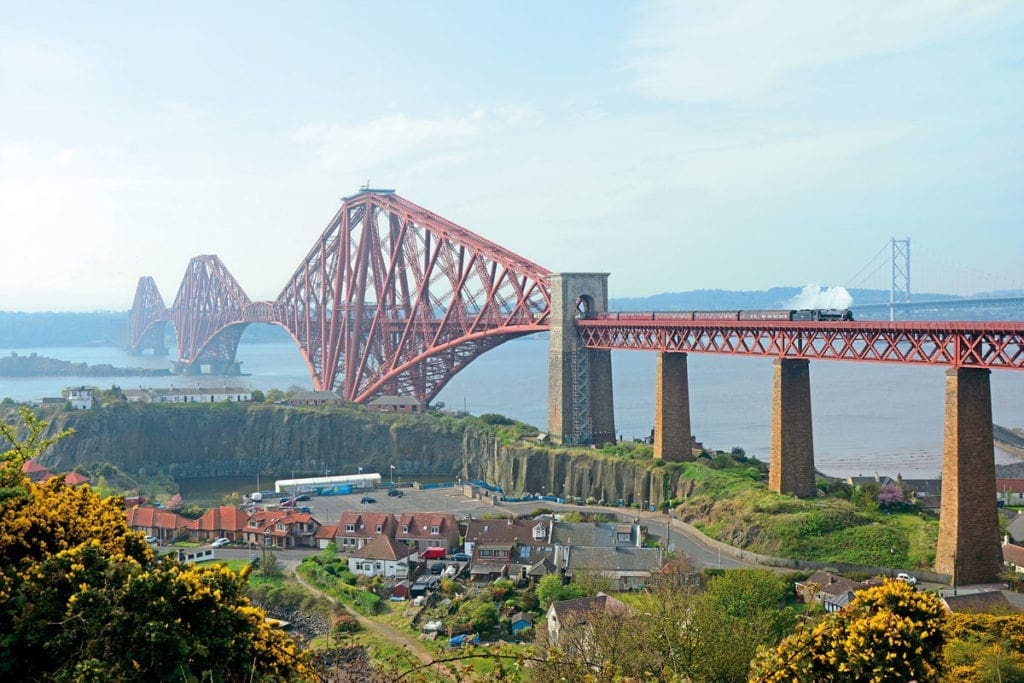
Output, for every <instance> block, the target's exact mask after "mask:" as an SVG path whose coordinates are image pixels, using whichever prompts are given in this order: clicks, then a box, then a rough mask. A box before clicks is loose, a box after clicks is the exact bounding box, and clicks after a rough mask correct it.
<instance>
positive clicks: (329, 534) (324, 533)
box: [316, 524, 338, 540]
mask: <svg viewBox="0 0 1024 683" xmlns="http://www.w3.org/2000/svg"><path fill="white" fill-rule="evenodd" d="M337 533H338V525H337V524H324V525H323V526H322V527H320V528H319V529H317V530H316V537H317V539H321V538H322V539H325V540H330V539H332V538H334V536H335V535H336V534H337Z"/></svg>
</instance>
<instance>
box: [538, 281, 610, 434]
mask: <svg viewBox="0 0 1024 683" xmlns="http://www.w3.org/2000/svg"><path fill="white" fill-rule="evenodd" d="M607 310H608V273H552V274H551V315H550V318H549V320H550V326H551V332H550V334H551V340H550V346H549V348H548V433H549V435H550V436H551V438H552V440H554V441H556V442H559V443H564V444H566V445H590V444H596V445H598V446H601V445H603V444H605V443H615V441H616V438H615V406H614V402H613V398H612V356H611V351H607V350H601V349H588V348H586V347H584V346H583V342H582V341H581V340H580V336H579V332H577V330H576V319H577V318H579V317H583V316H586V315H587V314H589V313H604V312H606V311H607Z"/></svg>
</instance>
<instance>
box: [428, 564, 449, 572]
mask: <svg viewBox="0 0 1024 683" xmlns="http://www.w3.org/2000/svg"><path fill="white" fill-rule="evenodd" d="M446 566H447V565H446V564H445V563H444V562H435V563H434V564H432V565H430V573H431V574H440V573H441V572H443V571H444V568H445V567H446Z"/></svg>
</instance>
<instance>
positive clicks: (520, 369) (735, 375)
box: [0, 335, 1024, 477]
mask: <svg viewBox="0 0 1024 683" xmlns="http://www.w3.org/2000/svg"><path fill="white" fill-rule="evenodd" d="M12 351H13V352H17V353H18V354H21V355H24V354H28V353H32V352H36V353H39V354H40V355H44V356H50V357H54V358H59V359H61V360H67V361H72V362H85V363H88V364H90V365H93V364H97V363H110V364H111V365H114V366H120V367H154V368H166V367H169V357H167V356H162V357H154V356H132V355H130V354H128V353H127V352H125V351H123V350H120V349H116V348H109V347H69V348H45V349H44V348H36V349H32V348H24V349H0V354H4V355H6V354H9V353H11V352H12ZM238 360H240V361H241V362H242V370H243V372H244V373H247V374H246V376H243V377H232V378H221V377H204V378H203V379H202V380H201V383H202V384H204V385H210V384H221V383H224V384H227V385H237V384H242V385H244V386H247V387H250V388H254V389H262V390H264V391H266V390H267V389H271V388H279V389H287V388H288V387H290V386H297V387H302V388H306V389H308V388H312V382H311V380H310V377H309V374H308V372H307V371H306V366H305V363H304V362H303V360H302V356H301V354H300V353H299V350H298V348H297V347H296V346H295V345H294V344H292V343H279V344H278V343H274V344H246V343H245V341H244V339H243V341H242V343H241V344H240V345H239V350H238ZM654 364H655V357H654V355H653V354H650V353H643V352H629V351H622V352H613V354H612V369H613V374H614V380H613V381H614V391H615V421H616V427H617V429H618V431H619V433H620V434H621V435H622V436H623V437H625V438H627V439H629V438H633V437H642V436H645V435H647V434H649V433H650V430H651V426H652V424H653V420H654ZM688 370H689V379H690V404H691V421H692V425H693V430H694V433H695V435H696V436H697V438H698V439H699V440H700V441H702V442H703V443H704V444H705V446H707V447H710V448H716V449H726V450H727V449H730V448H732V447H734V446H740V447H742V448H744V449H745V450H746V451H747V453H748V454H751V455H756V456H758V457H759V458H762V459H767V458H768V453H769V443H770V442H769V439H770V421H771V382H772V362H771V359H768V358H748V357H742V356H715V355H704V354H691V355H690V356H689V361H688ZM199 383H200V382H199V381H197V379H196V378H194V377H190V378H186V377H178V376H174V377H109V378H108V377H101V378H87V377H86V378H83V377H33V378H25V379H13V378H0V397H6V396H9V397H11V398H13V399H15V400H18V401H26V400H31V399H34V398H40V397H43V396H58V395H59V394H60V390H61V389H62V388H64V387H66V386H73V385H78V384H91V385H97V386H101V387H107V386H109V385H111V384H117V385H118V386H120V387H121V388H123V389H124V388H132V387H138V386H152V387H169V386H178V387H181V386H196V385H197V384H199ZM944 387H945V375H944V370H943V368H937V367H907V366H900V365H882V364H871V363H840V362H827V361H818V362H813V363H811V393H812V401H813V404H812V412H813V424H814V449H815V462H816V464H817V466H818V468H819V469H820V470H822V471H825V472H827V473H829V474H833V475H837V476H847V475H861V474H863V475H870V474H873V473H875V472H878V473H880V474H889V475H891V476H895V475H896V473H901V474H903V476H905V477H928V476H937V475H938V474H939V471H940V470H941V461H942V420H943V397H944ZM437 400H438V401H443V402H445V404H446V405H447V407H448V408H451V409H458V410H461V409H462V408H463V407H465V408H466V409H467V410H469V412H471V413H473V414H477V415H479V414H482V413H501V414H503V415H508V416H509V417H513V418H515V419H518V420H522V421H523V422H527V423H530V424H533V425H537V426H538V427H540V428H541V429H543V428H544V426H545V424H546V422H547V418H546V410H547V408H546V403H547V337H546V336H545V335H534V336H532V337H525V338H522V339H517V340H514V341H511V342H507V343H506V344H504V345H502V346H500V347H498V348H497V349H494V350H493V351H489V352H488V353H486V354H484V355H483V356H481V357H480V358H478V359H477V360H475V361H473V363H472V364H470V365H469V367H467V368H466V369H465V370H463V371H462V372H461V373H459V374H458V375H456V376H455V377H454V378H453V379H452V380H451V381H450V382H449V383H448V385H447V386H446V387H445V388H444V390H443V391H442V392H441V394H440V395H439V396H438V398H437ZM992 412H993V419H994V421H995V422H996V423H997V424H1001V425H1003V426H1006V427H1024V372H1017V371H996V372H993V373H992ZM996 461H997V462H1016V461H1017V460H1015V459H1014V458H1013V456H1011V455H1009V454H1006V453H1003V452H1001V451H997V453H996Z"/></svg>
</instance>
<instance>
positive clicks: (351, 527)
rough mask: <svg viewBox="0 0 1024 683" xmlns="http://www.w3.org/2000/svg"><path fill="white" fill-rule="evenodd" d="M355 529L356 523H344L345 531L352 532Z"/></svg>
mask: <svg viewBox="0 0 1024 683" xmlns="http://www.w3.org/2000/svg"><path fill="white" fill-rule="evenodd" d="M355 530H356V525H355V524H346V525H345V531H347V532H349V533H352V532H353V531H355Z"/></svg>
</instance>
